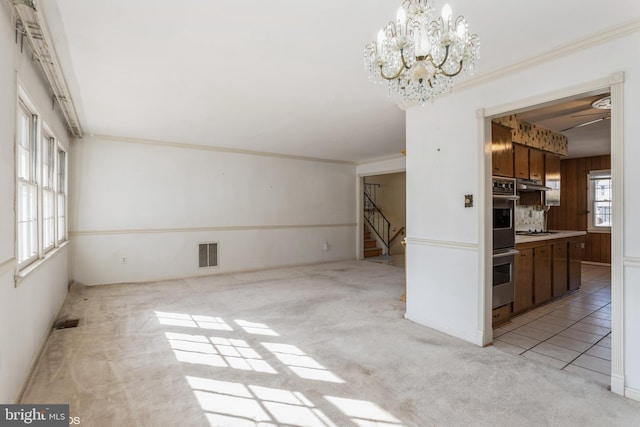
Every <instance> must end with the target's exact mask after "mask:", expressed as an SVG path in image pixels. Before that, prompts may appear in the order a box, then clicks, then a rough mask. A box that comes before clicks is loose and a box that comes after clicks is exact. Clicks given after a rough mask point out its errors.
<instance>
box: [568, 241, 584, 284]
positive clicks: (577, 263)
mask: <svg viewBox="0 0 640 427" xmlns="http://www.w3.org/2000/svg"><path fill="white" fill-rule="evenodd" d="M583 243H584V238H580V239H575V240H571V241H569V291H575V290H578V289H580V284H581V283H582V264H581V262H582V245H583Z"/></svg>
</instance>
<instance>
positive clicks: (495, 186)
mask: <svg viewBox="0 0 640 427" xmlns="http://www.w3.org/2000/svg"><path fill="white" fill-rule="evenodd" d="M491 181H492V182H491V185H492V191H493V194H501V195H508V196H510V195H515V194H516V180H515V179H513V178H503V177H500V176H494V177H493V179H492V180H491Z"/></svg>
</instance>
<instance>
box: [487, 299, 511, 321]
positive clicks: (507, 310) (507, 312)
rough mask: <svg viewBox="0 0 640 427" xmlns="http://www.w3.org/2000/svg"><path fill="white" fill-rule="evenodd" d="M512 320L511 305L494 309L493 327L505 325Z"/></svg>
mask: <svg viewBox="0 0 640 427" xmlns="http://www.w3.org/2000/svg"><path fill="white" fill-rule="evenodd" d="M510 318H511V304H506V305H503V306H502V307H496V308H494V309H493V312H492V316H491V326H497V325H500V324H501V323H505V322H506V321H508V320H509V319H510Z"/></svg>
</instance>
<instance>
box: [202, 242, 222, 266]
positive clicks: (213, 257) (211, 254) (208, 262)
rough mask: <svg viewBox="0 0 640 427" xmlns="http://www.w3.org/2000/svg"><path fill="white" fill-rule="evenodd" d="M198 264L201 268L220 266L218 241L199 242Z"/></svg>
mask: <svg viewBox="0 0 640 427" xmlns="http://www.w3.org/2000/svg"><path fill="white" fill-rule="evenodd" d="M198 266H199V267H200V268H204V267H217V266H218V244H217V243H200V244H198Z"/></svg>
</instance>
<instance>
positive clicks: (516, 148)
mask: <svg viewBox="0 0 640 427" xmlns="http://www.w3.org/2000/svg"><path fill="white" fill-rule="evenodd" d="M513 152H514V155H513V159H514V160H513V165H514V166H513V167H514V176H515V177H516V178H522V179H531V180H534V181H538V182H540V183H542V182H543V180H544V176H545V170H544V152H543V151H541V150H537V149H535V148H530V147H526V146H524V145H520V144H513Z"/></svg>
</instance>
